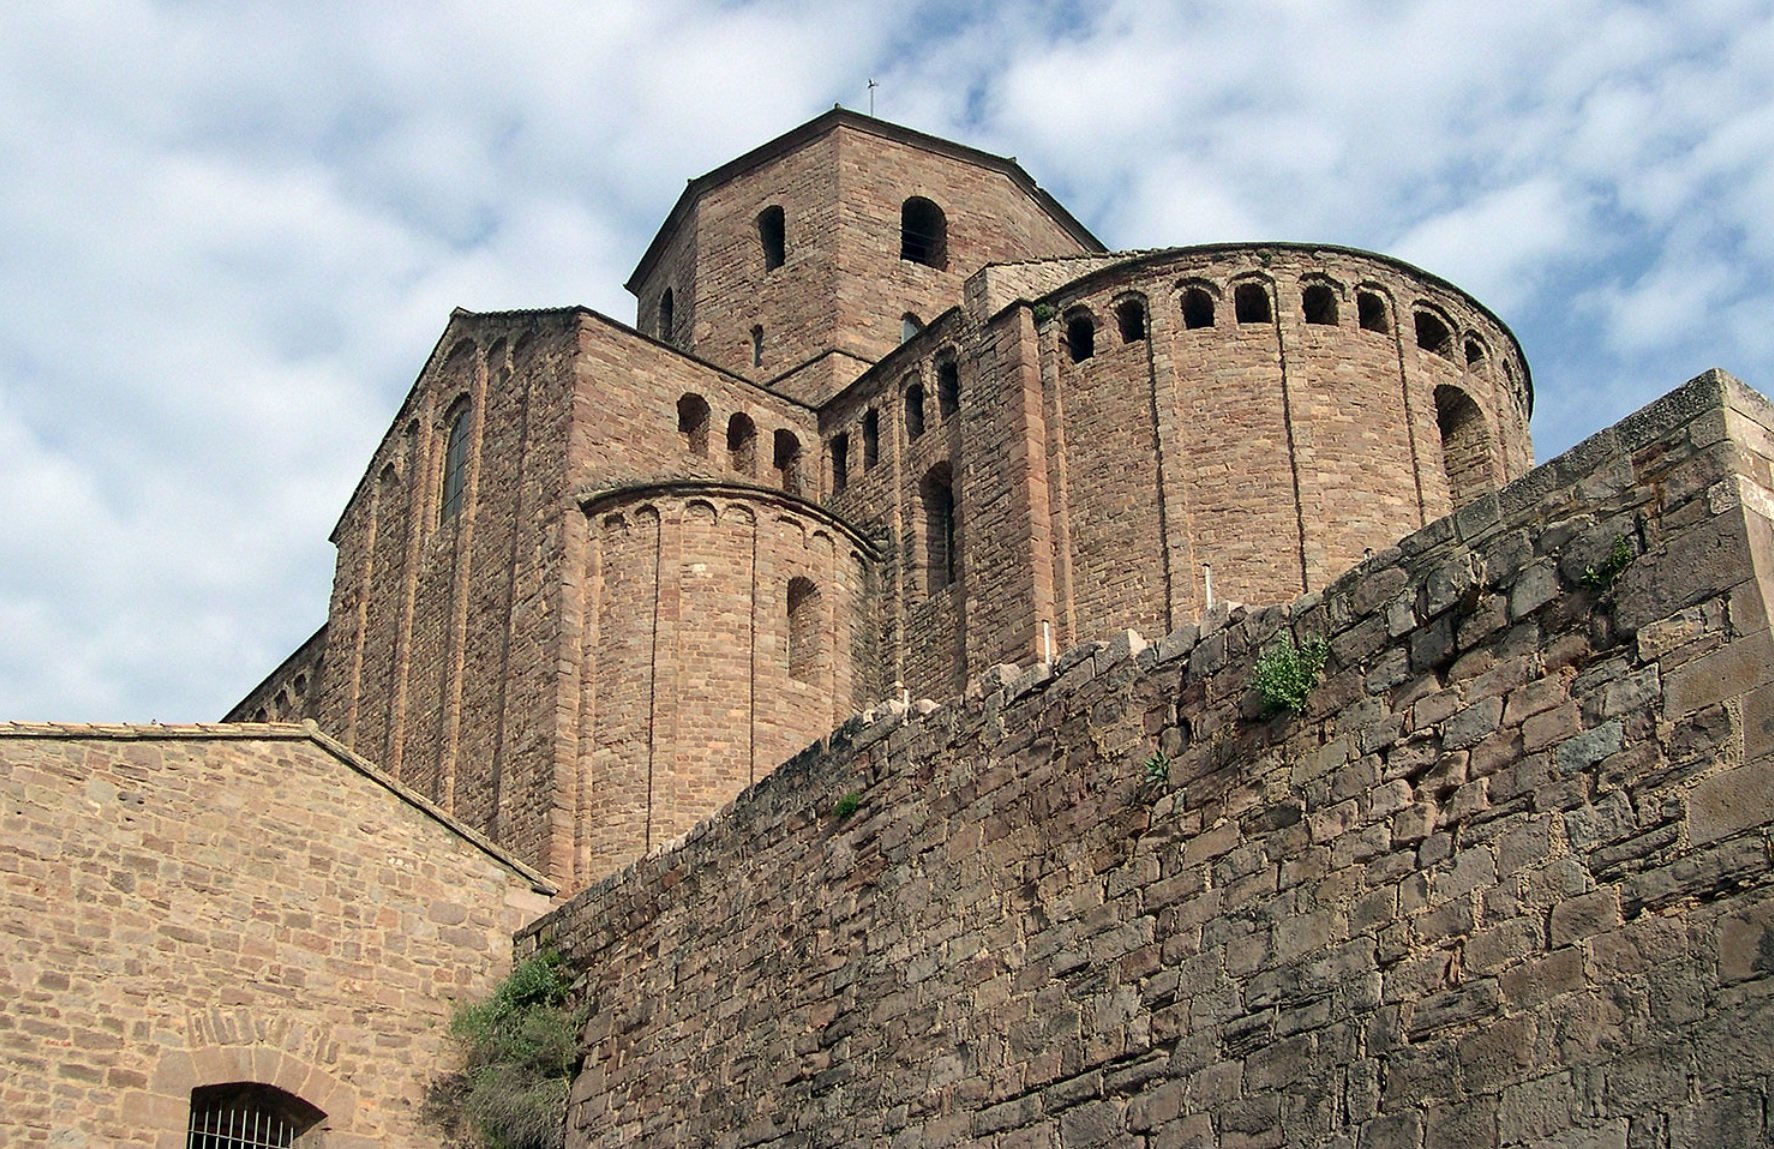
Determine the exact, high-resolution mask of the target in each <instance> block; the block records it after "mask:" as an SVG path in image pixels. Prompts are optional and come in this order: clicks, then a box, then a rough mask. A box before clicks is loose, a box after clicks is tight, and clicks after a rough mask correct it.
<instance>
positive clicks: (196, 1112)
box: [185, 1081, 326, 1149]
mask: <svg viewBox="0 0 1774 1149" xmlns="http://www.w3.org/2000/svg"><path fill="white" fill-rule="evenodd" d="M324 1120H326V1114H325V1113H322V1112H321V1111H320V1110H318V1109H316V1108H315V1107H314V1106H312V1105H310V1104H308V1103H307V1102H306V1101H303V1100H302V1099H301V1098H300V1097H297V1096H296V1095H295V1094H293V1093H285V1092H284V1091H283V1090H281V1089H278V1088H277V1087H276V1086H273V1085H258V1084H255V1083H253V1082H247V1081H240V1082H233V1083H231V1084H227V1085H200V1086H198V1087H197V1088H196V1089H193V1090H192V1091H191V1122H190V1125H189V1126H188V1131H187V1133H186V1135H185V1144H186V1145H188V1146H191V1147H192V1149H294V1146H296V1145H297V1144H298V1143H299V1141H298V1139H299V1138H301V1136H302V1134H304V1133H306V1132H307V1131H308V1130H310V1129H312V1128H314V1127H315V1126H316V1125H319V1124H320V1123H321V1122H322V1121H324Z"/></svg>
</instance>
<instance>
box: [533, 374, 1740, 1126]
mask: <svg viewBox="0 0 1774 1149" xmlns="http://www.w3.org/2000/svg"><path fill="white" fill-rule="evenodd" d="M1771 467H1774V406H1770V404H1768V402H1767V401H1766V400H1764V399H1762V398H1761V397H1760V396H1758V395H1755V394H1754V393H1753V392H1750V391H1748V390H1747V389H1745V388H1743V387H1742V386H1741V385H1740V384H1738V383H1736V382H1735V381H1734V380H1731V379H1730V378H1729V377H1727V376H1724V375H1722V374H1720V373H1709V374H1708V375H1706V376H1702V377H1701V378H1700V379H1697V380H1695V381H1694V382H1693V383H1691V384H1689V385H1688V386H1687V387H1685V388H1683V389H1682V390H1680V391H1677V392H1675V393H1673V394H1672V395H1670V396H1668V397H1666V398H1665V399H1663V400H1661V401H1659V402H1658V403H1657V404H1654V405H1653V406H1652V407H1650V408H1647V409H1646V410H1645V411H1642V412H1640V413H1639V414H1637V415H1635V416H1633V417H1631V418H1629V419H1627V420H1626V421H1625V422H1623V423H1621V424H1620V425H1619V426H1618V427H1616V428H1613V429H1610V430H1608V431H1606V432H1603V433H1602V434H1601V435H1599V436H1597V437H1596V438H1594V439H1592V440H1590V441H1588V442H1586V443H1584V444H1582V445H1581V446H1579V447H1578V448H1576V449H1575V450H1574V451H1572V452H1571V453H1569V454H1568V455H1566V456H1563V457H1561V458H1559V459H1557V460H1555V461H1553V462H1552V463H1549V464H1547V465H1546V466H1543V467H1541V468H1539V469H1537V470H1534V471H1532V472H1531V473H1529V474H1527V475H1526V476H1524V477H1523V478H1522V479H1521V480H1519V481H1518V482H1516V483H1514V484H1512V485H1509V486H1506V487H1504V488H1503V489H1502V490H1501V491H1499V492H1496V493H1493V494H1489V495H1485V496H1483V497H1480V498H1478V499H1477V500H1475V501H1474V502H1472V503H1470V504H1469V505H1467V506H1466V507H1464V508H1463V509H1462V510H1461V511H1460V512H1458V513H1457V514H1455V515H1453V516H1450V517H1445V518H1440V519H1438V520H1436V521H1435V522H1433V523H1431V524H1429V525H1428V526H1427V527H1425V528H1424V529H1422V530H1421V531H1418V532H1416V533H1414V534H1411V535H1409V536H1407V537H1406V538H1405V539H1404V540H1403V541H1402V543H1400V544H1399V545H1398V546H1397V547H1394V548H1389V549H1387V550H1384V551H1381V552H1379V553H1377V554H1376V555H1374V556H1373V557H1372V558H1371V559H1370V560H1368V561H1366V562H1365V563H1363V564H1362V565H1361V566H1360V567H1358V568H1357V569H1356V570H1354V571H1352V572H1350V573H1349V574H1347V575H1345V576H1343V577H1341V578H1338V579H1336V580H1333V581H1331V582H1330V583H1328V584H1327V585H1326V586H1324V587H1323V588H1322V589H1321V590H1318V591H1314V592H1313V593H1310V594H1307V595H1305V596H1304V597H1300V598H1297V599H1295V600H1294V601H1293V602H1292V604H1291V605H1288V606H1272V607H1266V608H1261V609H1250V610H1247V609H1246V608H1244V607H1228V606H1226V605H1225V604H1221V605H1219V606H1217V607H1216V608H1215V609H1213V610H1210V611H1208V612H1207V613H1206V615H1205V616H1204V618H1203V619H1202V620H1201V621H1200V622H1199V623H1195V622H1189V623H1186V624H1184V625H1182V626H1180V627H1178V628H1177V629H1176V630H1174V631H1173V632H1171V633H1170V634H1169V635H1167V636H1166V637H1165V638H1163V639H1162V640H1160V641H1158V642H1157V643H1156V644H1154V645H1150V646H1148V645H1146V643H1145V642H1144V641H1143V640H1141V639H1140V638H1139V637H1138V636H1137V635H1134V634H1123V635H1122V636H1121V637H1120V638H1119V639H1117V640H1115V641H1113V642H1106V643H1094V644H1089V645H1085V646H1082V647H1079V648H1076V649H1074V650H1072V651H1069V652H1067V653H1066V654H1065V655H1064V656H1062V657H1061V658H1059V659H1058V660H1057V662H1056V664H1054V665H1052V666H1048V665H1038V666H1034V667H1030V668H1022V669H1019V668H1018V667H1015V666H1004V667H997V668H993V669H992V670H991V671H990V672H988V673H987V674H985V675H982V676H981V677H980V678H978V679H976V680H975V681H974V683H972V684H971V685H970V686H969V688H968V690H967V692H966V694H965V695H964V696H962V697H959V698H955V699H953V700H951V701H950V702H949V703H948V704H946V705H942V706H931V707H917V708H913V709H912V710H910V711H909V712H908V711H906V710H904V709H903V708H899V707H894V708H890V709H884V710H880V711H874V712H871V713H870V714H868V715H866V716H864V717H863V718H861V719H858V720H856V721H854V722H852V723H849V724H847V725H846V726H844V727H842V728H840V729H839V730H837V731H835V732H834V733H833V734H832V735H831V736H830V738H829V739H827V740H824V741H823V742H821V743H820V744H818V745H816V746H814V747H811V748H809V750H808V751H807V752H805V753H803V754H801V755H799V756H797V757H796V758H795V759H793V760H791V761H790V762H789V763H787V764H785V765H784V766H783V767H782V768H781V769H779V770H777V771H776V772H775V773H774V774H773V775H772V776H770V777H769V778H768V779H766V780H764V781H761V782H760V783H758V784H757V785H756V786H754V787H753V788H752V789H751V790H749V791H748V792H747V793H746V794H745V795H744V796H743V797H742V798H741V799H740V800H738V801H737V802H735V803H734V804H733V805H732V806H731V807H730V808H729V809H728V810H726V811H724V812H723V813H722V814H721V815H720V816H719V817H716V818H714V819H710V820H709V821H706V822H704V823H702V824H701V825H700V826H698V827H697V829H695V830H694V831H692V832H691V834H690V836H689V838H688V839H687V840H686V841H685V842H684V843H683V844H681V845H680V846H677V847H675V848H673V849H672V850H670V851H668V852H666V853H663V854H661V855H659V856H657V857H653V858H649V859H646V860H645V861H643V862H640V863H637V864H636V865H635V866H633V867H631V868H629V869H627V870H625V871H623V872H622V873H621V874H619V875H615V876H613V877H611V878H609V879H607V880H605V881H604V882H601V883H599V884H598V885H596V886H593V887H592V888H591V889H589V890H586V891H585V892H583V893H582V894H580V895H579V896H578V897H576V898H575V899H574V900H573V901H571V902H570V903H568V904H567V905H565V906H563V907H562V908H560V909H558V910H556V911H555V912H554V913H552V914H551V915H550V916H549V917H547V918H545V919H543V920H542V921H540V922H538V923H537V924H536V925H534V926H532V927H530V928H529V929H527V930H526V931H524V932H523V934H522V935H520V948H523V949H528V948H531V947H534V946H538V945H548V946H554V947H559V948H561V949H562V950H564V951H565V952H566V953H567V955H568V956H569V960H570V961H571V962H572V963H573V965H574V967H575V968H576V969H577V970H578V971H579V973H580V976H581V982H580V985H581V986H582V989H583V993H584V995H585V999H586V1002H587V1005H588V1007H589V1009H590V1021H589V1023H588V1024H587V1026H586V1028H585V1031H584V1039H583V1052H584V1055H585V1064H584V1068H583V1070H582V1072H581V1073H580V1076H579V1079H578V1081H577V1082H576V1083H575V1085H574V1088H573V1094H572V1105H571V1111H570V1115H569V1124H568V1141H567V1143H568V1145H569V1146H573V1147H580V1146H593V1145H598V1146H603V1145H612V1146H613V1145H668V1144H670V1145H676V1144H718V1145H833V1146H837V1145H875V1146H902V1145H903V1146H910V1145H966V1146H982V1147H985V1146H989V1147H994V1149H1009V1147H1011V1146H1042V1147H1048V1149H1071V1147H1083V1146H1108V1145H1119V1146H1143V1147H1146V1149H1155V1147H1157V1146H1214V1147H1221V1149H1224V1147H1231V1146H1240V1147H1249V1146H1312V1147H1327V1149H1328V1147H1331V1146H1394V1145H1397V1146H1410V1147H1414V1149H1431V1147H1442V1146H1485V1147H1489V1146H1547V1145H1557V1146H1618V1147H1626V1146H1637V1145H1644V1146H1658V1147H1660V1149H1701V1147H1706V1146H1717V1145H1763V1144H1769V1143H1770V1136H1771V1134H1774V1129H1771V1128H1770V1126H1769V1124H1768V1122H1769V1117H1768V1113H1769V1112H1770V1110H1769V1105H1770V1101H1771V1100H1774V1098H1771V1096H1770V1094H1771V1089H1770V1084H1769V1083H1770V1080H1774V1048H1771V1047H1770V1045H1769V1043H1768V1041H1767V1035H1768V1033H1769V1032H1771V1031H1774V1005H1771V1004H1770V1003H1774V993H1771V992H1770V991H1771V990H1774V960H1770V956H1769V955H1770V954H1771V953H1774V869H1771V867H1770V864H1769V856H1768V841H1769V836H1770V834H1771V833H1774V805H1771V804H1770V801H1769V795H1770V794H1774V782H1770V779H1774V738H1771V737H1770V736H1769V730H1770V729H1774V722H1771V721H1768V720H1767V713H1769V712H1774V707H1770V706H1768V705H1766V704H1765V700H1764V697H1763V696H1764V695H1767V694H1768V693H1769V692H1770V691H1771V690H1774V685H1771V684H1774V653H1771V652H1774V638H1771V637H1770V634H1771V632H1770V630H1769V613H1768V611H1769V603H1770V600H1771V597H1774V517H1771V516H1774V470H1771ZM1283 636H1286V637H1290V638H1294V639H1298V640H1300V641H1306V640H1310V639H1314V638H1324V639H1327V640H1328V642H1329V646H1330V652H1331V653H1330V659H1329V664H1328V666H1327V668H1326V671H1325V674H1324V676H1323V679H1322V681H1320V683H1319V684H1318V685H1317V686H1316V687H1315V688H1314V689H1313V691H1312V692H1311V694H1310V695H1309V697H1308V699H1307V702H1306V705H1305V708H1304V711H1303V713H1301V714H1299V715H1297V716H1296V715H1292V714H1285V713H1284V714H1282V715H1279V716H1266V715H1265V714H1264V713H1263V709H1262V705H1261V700H1260V699H1259V697H1258V696H1257V695H1256V693H1255V691H1254V690H1253V688H1252V686H1251V682H1252V668H1253V664H1254V663H1255V662H1256V660H1257V659H1258V658H1259V656H1260V652H1262V651H1264V650H1266V649H1268V648H1270V647H1271V646H1272V645H1273V644H1274V643H1276V642H1277V641H1278V640H1279V639H1280V638H1282V637H1283ZM845 796H848V798H847V800H842V799H844V798H845Z"/></svg>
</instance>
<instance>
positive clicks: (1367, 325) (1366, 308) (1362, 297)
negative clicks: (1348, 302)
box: [1355, 291, 1392, 335]
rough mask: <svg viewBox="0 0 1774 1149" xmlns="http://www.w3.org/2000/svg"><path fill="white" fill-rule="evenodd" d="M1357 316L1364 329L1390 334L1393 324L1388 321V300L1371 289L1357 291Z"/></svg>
mask: <svg viewBox="0 0 1774 1149" xmlns="http://www.w3.org/2000/svg"><path fill="white" fill-rule="evenodd" d="M1355 317H1356V319H1357V321H1358V322H1360V324H1361V329H1362V330H1363V331H1372V332H1375V333H1377V334H1380V335H1386V334H1389V333H1390V332H1391V331H1392V325H1391V324H1390V323H1388V322H1387V321H1386V301H1385V300H1384V299H1381V298H1380V297H1379V296H1378V295H1376V294H1375V293H1373V292H1371V291H1358V292H1356V293H1355Z"/></svg>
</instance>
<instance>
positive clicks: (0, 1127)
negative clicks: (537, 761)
mask: <svg viewBox="0 0 1774 1149" xmlns="http://www.w3.org/2000/svg"><path fill="white" fill-rule="evenodd" d="M0 802H4V808H5V811H6V848H5V852H4V856H3V860H0V937H4V938H5V942H4V944H0V1065H4V1066H5V1067H6V1072H5V1074H4V1076H3V1077H0V1141H3V1142H5V1143H6V1144H8V1145H56V1146H64V1145H65V1146H87V1145H90V1146H100V1145H104V1146H131V1147H140V1149H183V1147H184V1146H185V1145H186V1143H187V1141H186V1131H187V1127H188V1125H187V1122H188V1117H189V1114H190V1109H191V1094H192V1090H193V1089H195V1088H198V1087H201V1086H209V1085H221V1084H224V1083H230V1082H254V1083H258V1084H262V1085H267V1086H272V1087H275V1088H277V1089H281V1090H283V1091H284V1092H286V1093H290V1094H293V1095H295V1096H297V1097H300V1098H301V1099H302V1100H304V1101H306V1102H307V1103H308V1104H309V1105H312V1106H315V1107H317V1108H318V1109H320V1110H321V1111H322V1112H323V1113H324V1114H325V1115H326V1117H325V1120H324V1122H323V1123H322V1128H323V1129H324V1136H323V1138H322V1139H321V1140H319V1141H317V1142H315V1143H316V1144H324V1145H326V1146H327V1147H328V1149H368V1147H370V1146H379V1147H395V1146H412V1147H415V1149H417V1147H419V1146H428V1145H435V1144H437V1131H436V1130H435V1129H430V1128H426V1127H424V1126H423V1125H422V1124H421V1121H420V1108H421V1105H422V1103H423V1100H424V1090H425V1086H426V1084H427V1077H428V1075H429V1074H430V1073H436V1072H441V1071H443V1070H444V1069H445V1068H446V1067H447V1066H449V1065H450V1064H451V1061H452V1056H453V1054H452V1051H451V1050H450V1048H449V1046H448V1044H447V1040H446V1037H445V1030H446V1023H447V1020H448V1017H449V1012H450V1009H451V1008H452V1005H453V1003H454V1002H456V1001H458V1000H461V999H464V998H476V997H481V996H484V995H485V994H487V993H488V992H490V990H491V988H492V986H493V985H494V984H495V983H496V982H497V980H498V979H499V978H500V977H501V976H503V973H504V971H505V970H506V969H507V968H508V966H509V960H510V948H509V938H510V931H511V930H513V929H515V928H516V927H517V926H519V925H521V924H522V923H524V922H526V921H528V920H530V919H531V918H532V917H534V916H535V915H536V914H537V913H539V912H540V911H541V910H542V909H543V908H545V907H546V906H547V904H548V893H549V892H551V888H550V887H549V886H547V885H546V884H545V883H542V882H541V880H540V879H539V878H538V877H537V876H536V875H534V874H533V873H528V872H526V871H524V870H523V869H522V868H521V867H519V866H517V865H515V864H514V863H513V862H512V861H511V860H510V859H509V858H508V857H506V856H503V855H501V854H499V853H498V852H497V851H495V850H493V849H492V848H491V847H489V846H488V844H487V843H485V842H484V841H481V840H478V839H476V838H474V837H473V836H472V833H471V832H468V831H466V830H465V829H464V828H462V827H460V826H459V825H453V824H451V823H449V822H447V821H446V820H445V819H444V818H443V817H441V815H440V813H439V812H438V811H437V810H435V808H431V807H429V806H428V805H427V804H426V803H425V802H424V801H423V800H422V799H420V798H419V797H418V796H417V795H415V794H413V793H412V792H411V791H407V790H404V789H403V788H401V787H400V786H399V785H398V784H397V783H393V782H392V781H391V780H389V779H387V778H385V777H381V776H378V775H377V774H375V773H374V772H373V771H372V770H371V769H370V768H369V766H368V765H367V764H366V763H364V762H362V761H361V760H357V759H354V758H352V757H351V756H350V755H349V754H347V753H346V752H344V751H343V749H342V748H341V747H339V746H338V745H337V744H336V743H332V742H330V741H328V740H326V739H323V738H321V737H319V736H317V735H314V734H312V733H311V732H310V731H309V730H305V729H303V728H301V727H297V726H265V725H248V726H239V725H235V726H209V727H105V726H21V725H13V724H6V725H0ZM419 1067H426V1072H420V1071H419ZM308 1143H309V1142H308V1141H307V1140H304V1141H303V1142H302V1144H308Z"/></svg>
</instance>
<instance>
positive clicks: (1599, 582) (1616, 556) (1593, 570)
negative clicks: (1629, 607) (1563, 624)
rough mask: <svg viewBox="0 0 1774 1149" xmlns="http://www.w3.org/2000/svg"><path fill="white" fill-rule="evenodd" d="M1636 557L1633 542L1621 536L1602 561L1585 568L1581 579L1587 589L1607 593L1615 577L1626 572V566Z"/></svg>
mask: <svg viewBox="0 0 1774 1149" xmlns="http://www.w3.org/2000/svg"><path fill="white" fill-rule="evenodd" d="M1636 557H1637V556H1636V555H1634V554H1633V551H1632V543H1630V542H1628V541H1627V539H1626V537H1625V536H1621V537H1620V538H1617V539H1615V540H1614V545H1613V546H1612V547H1610V548H1608V553H1607V554H1606V555H1604V556H1602V561H1601V562H1600V563H1598V564H1597V565H1595V566H1591V567H1584V568H1583V577H1582V579H1581V580H1579V581H1581V582H1582V583H1583V586H1584V588H1585V589H1588V590H1592V591H1595V592H1596V593H1597V594H1602V593H1605V592H1607V591H1608V590H1610V589H1612V587H1613V585H1614V580H1615V579H1617V578H1619V577H1620V576H1621V575H1623V574H1625V573H1626V568H1627V567H1629V566H1631V565H1632V560H1633V559H1634V558H1636Z"/></svg>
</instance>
